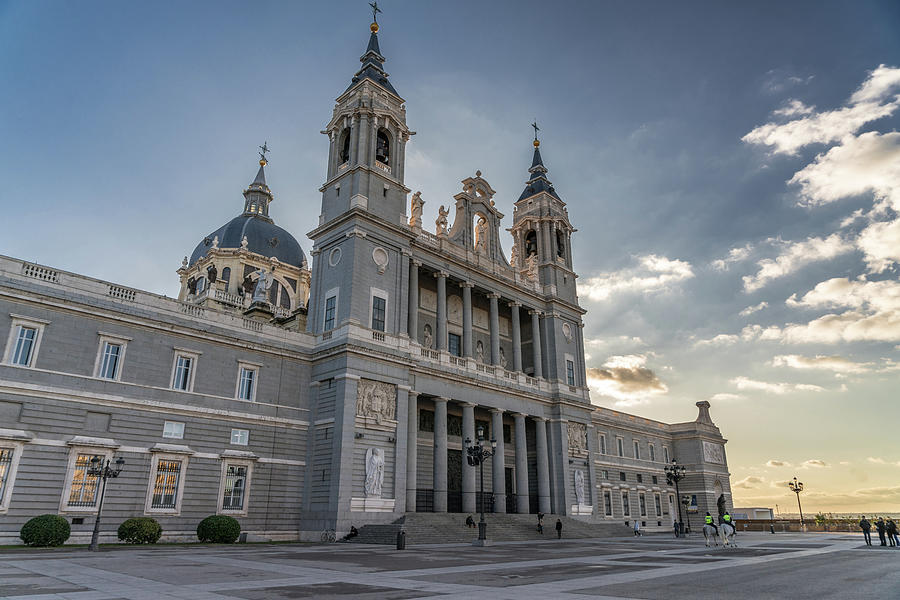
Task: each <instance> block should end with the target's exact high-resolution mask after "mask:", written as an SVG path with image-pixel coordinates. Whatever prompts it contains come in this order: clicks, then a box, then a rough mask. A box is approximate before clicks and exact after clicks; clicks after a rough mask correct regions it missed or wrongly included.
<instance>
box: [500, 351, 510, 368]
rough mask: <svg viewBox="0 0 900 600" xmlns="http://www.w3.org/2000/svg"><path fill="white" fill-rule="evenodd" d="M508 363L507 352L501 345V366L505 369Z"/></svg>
mask: <svg viewBox="0 0 900 600" xmlns="http://www.w3.org/2000/svg"><path fill="white" fill-rule="evenodd" d="M507 364H508V363H507V361H506V352H504V351H503V347H502V346H501V347H500V366H501V367H503V368H504V369H505V368H506V365H507Z"/></svg>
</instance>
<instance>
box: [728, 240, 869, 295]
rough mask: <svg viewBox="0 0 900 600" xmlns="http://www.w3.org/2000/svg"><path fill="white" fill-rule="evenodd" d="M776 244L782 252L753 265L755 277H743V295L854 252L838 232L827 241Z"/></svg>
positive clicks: (851, 246) (852, 247) (850, 244)
mask: <svg viewBox="0 0 900 600" xmlns="http://www.w3.org/2000/svg"><path fill="white" fill-rule="evenodd" d="M779 242H780V240H779ZM780 244H781V245H782V250H781V253H780V254H779V255H778V256H777V257H775V258H774V259H771V258H766V259H763V260H761V261H759V262H758V263H757V266H758V267H759V271H758V272H757V273H756V275H745V276H744V277H743V280H744V291H745V292H755V291H756V290H758V289H760V288H762V287H764V286H765V285H766V284H767V283H769V282H770V281H772V280H773V279H778V278H780V277H784V276H786V275H790V274H791V273H793V272H795V271H797V270H798V269H800V268H801V267H803V266H805V265H808V264H810V263H813V262H817V261H821V260H829V259H832V258H834V257H836V256H839V255H841V254H844V253H846V252H850V251H851V250H853V249H854V246H853V244H852V243H850V242H848V241H846V240H844V239H843V238H842V237H841V235H840V234H838V233H833V234H831V235H830V236H828V237H827V238H819V237H810V238H807V239H806V240H804V241H801V242H780Z"/></svg>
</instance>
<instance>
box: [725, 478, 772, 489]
mask: <svg viewBox="0 0 900 600" xmlns="http://www.w3.org/2000/svg"><path fill="white" fill-rule="evenodd" d="M765 483H766V479H765V477H757V476H755V475H750V476H749V477H744V478H743V479H741V480H740V481H736V482H735V483H734V484H732V486H731V487H735V488H739V489H744V490H751V489H754V488H757V487H759V486H761V485H764V484H765Z"/></svg>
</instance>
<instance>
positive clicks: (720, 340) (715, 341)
mask: <svg viewBox="0 0 900 600" xmlns="http://www.w3.org/2000/svg"><path fill="white" fill-rule="evenodd" d="M740 339H741V338H740V337H738V336H737V335H734V334H733V333H720V334H719V335H717V336H715V337H712V338H710V339H708V340H698V341H696V342H694V346H695V347H697V348H701V347H703V346H731V345H732V344H736V343H737V342H738V341H740Z"/></svg>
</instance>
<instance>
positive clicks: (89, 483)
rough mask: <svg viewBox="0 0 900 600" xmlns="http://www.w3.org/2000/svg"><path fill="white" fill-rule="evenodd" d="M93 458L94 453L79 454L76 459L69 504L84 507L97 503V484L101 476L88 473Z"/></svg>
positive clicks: (67, 503)
mask: <svg viewBox="0 0 900 600" xmlns="http://www.w3.org/2000/svg"><path fill="white" fill-rule="evenodd" d="M91 458H93V455H92V454H79V455H78V457H77V458H76V459H75V471H74V472H73V474H72V485H71V487H70V488H69V500H68V502H66V505H67V506H71V507H81V508H83V507H92V506H96V505H97V487H98V486H97V484H98V483H99V480H100V478H99V477H97V476H96V475H90V474H88V470H89V469H90V468H91ZM101 458H102V457H101Z"/></svg>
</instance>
